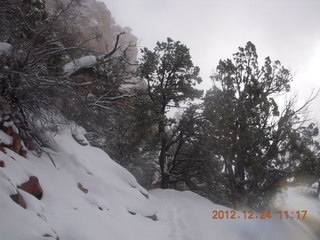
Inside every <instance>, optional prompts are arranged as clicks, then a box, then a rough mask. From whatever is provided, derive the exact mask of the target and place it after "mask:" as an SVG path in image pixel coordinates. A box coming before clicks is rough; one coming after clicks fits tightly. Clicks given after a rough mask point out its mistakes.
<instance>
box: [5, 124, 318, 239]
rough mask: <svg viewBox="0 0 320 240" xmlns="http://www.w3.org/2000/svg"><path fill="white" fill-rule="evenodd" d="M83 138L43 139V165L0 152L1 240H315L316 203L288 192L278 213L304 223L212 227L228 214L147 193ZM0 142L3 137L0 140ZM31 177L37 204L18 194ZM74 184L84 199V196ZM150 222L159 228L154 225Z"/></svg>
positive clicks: (188, 196)
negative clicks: (296, 214) (300, 214)
mask: <svg viewBox="0 0 320 240" xmlns="http://www.w3.org/2000/svg"><path fill="white" fill-rule="evenodd" d="M85 133H86V132H85V130H84V129H83V128H80V127H77V126H72V127H70V126H69V127H63V126H59V127H58V128H57V129H56V130H55V132H45V133H44V135H43V137H44V138H47V141H46V142H47V144H48V146H49V147H50V149H49V148H47V149H44V150H45V151H46V153H45V152H44V153H42V155H41V156H40V157H39V156H37V155H36V154H35V153H33V152H30V151H29V152H28V154H27V158H23V157H21V156H19V155H17V154H16V153H14V152H13V151H11V150H10V149H8V148H5V150H6V154H5V153H3V152H1V151H0V160H2V161H4V162H5V167H4V168H0V239H1V240H2V239H4V240H20V239H21V240H34V239H43V240H45V239H57V237H59V239H60V240H79V239H81V240H100V239H110V240H124V239H133V240H150V239H152V240H195V239H196V240H209V239H210V240H212V239H216V240H219V239H224V240H248V239H249V240H250V239H252V240H267V239H268V240H269V239H274V240H277V239H279V240H280V239H281V240H287V239H288V240H289V239H290V240H298V239H299V240H300V239H304V240H313V239H318V238H317V237H316V236H315V229H316V228H315V227H314V226H319V223H320V220H319V216H320V212H319V209H320V205H319V201H318V200H315V199H312V198H308V197H306V195H305V194H303V193H302V192H301V191H300V190H299V189H294V190H290V189H289V190H288V191H287V192H286V194H284V195H282V196H281V197H280V198H278V199H277V201H276V202H277V205H276V206H277V207H278V208H279V209H283V210H284V209H308V211H310V218H308V221H305V222H304V221H303V220H301V221H299V220H297V219H293V220H291V219H289V220H280V219H279V218H276V217H274V218H272V219H270V220H262V219H254V220H245V219H235V220H231V219H212V211H214V210H225V211H226V210H231V209H228V208H226V207H224V206H221V205H217V204H214V203H212V202H210V201H209V200H207V199H205V198H203V197H201V196H199V195H197V194H195V193H192V192H190V191H184V192H179V191H175V190H159V189H156V190H152V191H150V192H149V193H148V192H147V191H146V190H145V189H144V188H143V187H141V186H140V185H139V184H138V182H137V181H136V179H135V178H134V177H133V175H132V174H131V173H129V172H128V171H127V170H126V169H124V168H122V167H121V166H119V165H118V164H117V163H115V162H114V161H113V160H112V159H110V157H109V156H108V155H107V154H106V153H105V152H103V151H102V150H101V149H99V148H95V147H91V146H90V145H88V142H87V141H86V139H85V137H84V135H85ZM0 137H1V139H4V138H6V135H5V134H4V133H3V132H0ZM7 140H8V139H7ZM7 140H5V141H7ZM79 140H82V141H80V142H81V143H85V144H87V145H85V144H79ZM48 154H50V156H51V158H52V160H53V161H54V163H55V165H56V167H54V165H53V164H52V161H51V160H50V158H49V157H48ZM30 176H36V177H38V179H39V182H40V184H41V186H42V188H43V197H42V199H41V200H38V199H37V198H35V197H33V196H32V195H30V194H28V193H26V192H24V191H22V190H19V189H17V186H19V185H21V184H22V183H24V182H26V181H27V180H28V179H29V177H30ZM79 184H81V185H82V186H83V188H86V189H88V192H87V193H85V192H83V191H81V190H80V189H79V187H78V186H79ZM17 191H19V192H20V194H21V195H22V196H23V198H24V200H25V202H26V204H27V209H24V208H22V207H20V206H19V205H17V204H16V203H15V202H13V201H12V200H11V198H10V195H12V194H15V193H16V192H17ZM308 214H309V212H308ZM155 216H156V217H157V220H152V219H151V217H153V218H154V217H155ZM317 224H318V225H317ZM49 236H52V237H49Z"/></svg>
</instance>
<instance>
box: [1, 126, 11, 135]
mask: <svg viewBox="0 0 320 240" xmlns="http://www.w3.org/2000/svg"><path fill="white" fill-rule="evenodd" d="M2 129H3V131H4V132H5V133H6V134H8V135H9V136H12V134H13V128H12V127H2Z"/></svg>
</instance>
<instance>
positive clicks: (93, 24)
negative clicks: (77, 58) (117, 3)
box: [46, 0, 138, 60]
mask: <svg viewBox="0 0 320 240" xmlns="http://www.w3.org/2000/svg"><path fill="white" fill-rule="evenodd" d="M61 1H62V2H63V3H64V4H65V5H67V4H68V3H70V0H61ZM56 3H57V1H56V0H47V1H46V7H47V8H48V9H49V10H53V9H54V8H55V7H56ZM80 3H81V4H80V5H77V6H76V7H75V8H73V9H72V12H73V14H75V15H76V17H77V19H76V20H75V21H73V22H72V23H71V22H70V24H72V29H73V31H77V32H79V33H80V37H81V38H82V39H83V40H85V39H90V38H92V36H93V35H94V34H95V33H97V32H99V33H101V37H100V38H99V39H97V40H92V41H89V42H88V43H87V46H88V47H90V48H92V49H94V50H96V51H98V52H101V53H105V52H108V51H110V50H112V49H113V46H114V43H115V40H116V36H117V34H118V33H120V32H125V33H126V34H125V35H123V36H121V38H120V41H119V43H120V46H121V47H122V49H123V50H124V49H125V48H126V47H127V46H128V45H129V44H130V45H135V44H136V43H137V40H138V39H137V37H136V36H134V35H133V34H132V33H131V29H130V28H128V27H122V26H119V25H117V24H116V22H115V21H114V19H113V18H112V15H111V12H110V10H109V9H108V8H107V6H106V5H105V4H104V3H103V2H100V1H97V0H82V1H80ZM137 53H138V50H137V48H136V47H132V48H130V50H129V51H128V54H129V56H131V57H132V59H133V60H136V57H137Z"/></svg>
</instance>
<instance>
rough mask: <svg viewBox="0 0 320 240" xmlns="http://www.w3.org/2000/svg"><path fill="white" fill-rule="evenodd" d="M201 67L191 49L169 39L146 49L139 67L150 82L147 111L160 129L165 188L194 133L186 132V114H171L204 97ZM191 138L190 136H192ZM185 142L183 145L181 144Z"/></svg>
mask: <svg viewBox="0 0 320 240" xmlns="http://www.w3.org/2000/svg"><path fill="white" fill-rule="evenodd" d="M199 71H200V70H199V68H198V67H195V66H194V65H193V63H192V60H191V56H190V52H189V49H188V48H187V47H186V46H185V45H183V44H182V43H180V42H179V41H177V42H175V41H173V40H172V39H170V38H168V39H167V41H166V42H162V43H160V42H157V44H156V47H155V48H154V50H153V51H151V50H149V49H147V48H144V49H143V50H142V59H141V63H140V68H139V75H140V77H141V78H143V79H144V80H145V81H146V82H147V94H148V97H149V101H150V103H152V104H149V105H148V107H149V109H148V111H147V114H148V115H149V116H151V117H153V119H154V120H153V124H154V126H155V127H156V129H157V136H156V139H157V141H156V142H157V145H158V149H159V152H160V154H159V166H160V172H161V187H163V188H167V187H168V186H169V183H170V180H171V178H172V177H173V178H174V174H173V169H174V168H175V167H174V166H176V161H177V160H178V155H179V151H180V150H181V146H182V145H183V144H184V143H185V141H186V136H189V133H191V132H193V130H190V131H189V132H188V131H186V126H187V125H186V124H185V121H187V122H189V123H190V125H189V127H191V128H192V123H191V122H190V119H188V120H187V118H186V116H188V114H187V113H186V114H184V115H183V117H182V118H181V119H180V120H178V119H175V118H172V117H168V116H167V112H168V110H169V109H170V108H171V107H176V108H179V107H181V104H182V103H184V102H186V101H190V100H194V99H196V98H199V97H201V96H202V91H200V90H197V89H195V88H194V87H195V86H196V84H198V83H200V82H201V78H200V77H199ZM189 137H190V136H189ZM180 145H181V146H180Z"/></svg>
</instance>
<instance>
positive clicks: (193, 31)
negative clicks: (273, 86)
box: [103, 0, 320, 119]
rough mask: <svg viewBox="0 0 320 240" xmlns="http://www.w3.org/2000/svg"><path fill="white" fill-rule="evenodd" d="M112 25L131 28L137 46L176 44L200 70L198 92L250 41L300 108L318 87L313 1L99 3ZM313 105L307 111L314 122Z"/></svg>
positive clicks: (319, 38) (319, 34)
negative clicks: (285, 74) (277, 70)
mask: <svg viewBox="0 0 320 240" xmlns="http://www.w3.org/2000/svg"><path fill="white" fill-rule="evenodd" d="M103 1H104V2H105V3H106V5H107V7H108V8H109V9H110V10H111V12H112V14H113V16H114V17H115V20H116V21H117V23H119V24H120V25H123V26H129V27H130V28H132V30H133V33H134V34H135V35H136V36H137V37H138V38H139V39H140V46H143V47H144V46H146V47H148V48H153V47H154V44H155V42H156V41H163V40H165V39H166V37H171V38H173V39H174V40H180V41H181V42H183V43H185V44H186V45H187V46H188V47H189V48H190V49H191V54H192V57H193V60H194V62H195V64H197V65H198V66H200V68H201V76H202V77H203V80H204V82H203V84H202V87H203V88H204V89H208V88H209V87H210V86H211V81H210V79H209V76H210V75H211V74H212V72H213V71H214V70H215V67H216V66H217V64H218V62H219V60H220V59H225V58H230V57H231V56H232V53H234V52H236V51H237V48H238V47H239V46H244V45H245V43H246V42H247V41H252V42H253V43H254V44H255V45H256V47H257V50H258V55H259V59H260V61H263V59H264V58H265V57H266V56H270V57H271V59H273V60H277V59H278V60H280V61H281V62H282V63H283V64H284V65H285V66H287V67H289V69H290V70H291V71H292V72H293V73H294V75H295V77H294V81H293V83H292V90H293V93H295V94H298V95H299V99H300V103H301V102H303V101H304V100H305V99H307V98H308V96H309V95H310V94H311V92H312V90H313V89H318V88H319V87H320V68H319V66H320V28H319V22H320V14H319V12H320V1H319V0H304V1H301V0H162V1H157V0H117V1H114V0H103ZM319 104H320V102H319V100H317V101H316V102H315V104H314V105H313V107H312V110H313V111H314V114H317V119H320V111H317V108H318V107H317V106H318V105H319Z"/></svg>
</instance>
